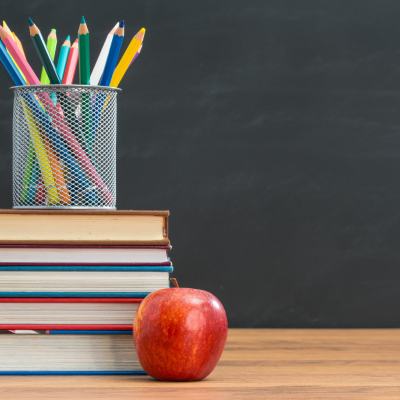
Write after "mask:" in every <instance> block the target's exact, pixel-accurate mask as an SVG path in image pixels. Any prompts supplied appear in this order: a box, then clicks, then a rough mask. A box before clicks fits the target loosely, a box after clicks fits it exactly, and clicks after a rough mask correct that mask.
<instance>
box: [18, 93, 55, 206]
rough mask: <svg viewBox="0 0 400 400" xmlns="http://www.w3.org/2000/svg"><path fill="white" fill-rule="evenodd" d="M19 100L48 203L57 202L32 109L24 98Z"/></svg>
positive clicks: (52, 179) (48, 165) (51, 175)
mask: <svg viewBox="0 0 400 400" xmlns="http://www.w3.org/2000/svg"><path fill="white" fill-rule="evenodd" d="M21 101H22V107H23V109H24V113H25V119H26V122H27V124H28V126H29V130H30V135H31V139H32V143H33V146H34V148H35V153H36V156H37V159H38V161H39V166H40V171H41V173H42V176H43V181H44V184H45V186H46V191H47V194H48V202H49V204H57V203H58V202H59V201H60V198H59V197H58V193H57V189H56V184H55V182H54V177H53V173H52V171H51V167H50V162H49V158H48V156H47V153H46V150H45V146H44V144H43V141H42V138H41V136H40V133H39V130H38V128H37V121H36V120H35V118H34V116H33V113H32V111H31V110H30V109H29V108H28V106H27V104H26V102H25V100H23V99H21Z"/></svg>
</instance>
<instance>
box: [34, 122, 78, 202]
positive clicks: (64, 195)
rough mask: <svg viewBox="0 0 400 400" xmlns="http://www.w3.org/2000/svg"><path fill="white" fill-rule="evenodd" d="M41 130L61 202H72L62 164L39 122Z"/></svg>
mask: <svg viewBox="0 0 400 400" xmlns="http://www.w3.org/2000/svg"><path fill="white" fill-rule="evenodd" d="M38 128H39V132H40V133H41V136H42V140H43V144H44V147H45V149H46V152H47V156H48V158H49V163H50V167H51V171H52V172H53V177H54V181H55V184H56V188H57V192H58V196H59V198H60V203H61V204H63V205H68V204H71V198H70V196H69V193H68V189H67V185H66V183H65V179H64V175H63V173H62V171H61V168H60V164H59V162H58V160H57V157H56V155H55V154H54V151H53V149H52V147H51V144H50V142H49V139H48V138H47V137H46V135H45V133H44V131H43V129H42V127H41V126H40V125H39V124H38Z"/></svg>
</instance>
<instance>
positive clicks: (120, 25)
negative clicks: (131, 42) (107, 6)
mask: <svg viewBox="0 0 400 400" xmlns="http://www.w3.org/2000/svg"><path fill="white" fill-rule="evenodd" d="M124 25H125V22H124V20H122V21H121V22H120V23H119V27H120V28H123V27H124Z"/></svg>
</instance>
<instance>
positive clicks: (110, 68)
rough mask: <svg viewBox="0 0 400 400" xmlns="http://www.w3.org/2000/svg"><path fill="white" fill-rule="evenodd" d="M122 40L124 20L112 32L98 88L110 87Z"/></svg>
mask: <svg viewBox="0 0 400 400" xmlns="http://www.w3.org/2000/svg"><path fill="white" fill-rule="evenodd" d="M123 40H124V20H122V21H121V22H120V24H119V27H118V28H117V29H116V30H115V32H114V36H113V40H112V42H111V47H110V51H109V53H108V56H107V61H106V65H105V67H104V71H103V75H102V77H101V79H100V86H110V82H111V78H112V76H113V73H114V69H115V66H116V65H117V61H118V55H119V52H120V50H121V45H122V41H123ZM132 57H133V56H132Z"/></svg>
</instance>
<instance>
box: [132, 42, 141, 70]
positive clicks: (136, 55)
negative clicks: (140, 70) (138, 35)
mask: <svg viewBox="0 0 400 400" xmlns="http://www.w3.org/2000/svg"><path fill="white" fill-rule="evenodd" d="M142 47H143V44H142V45H140V47H139V49H138V51H137V52H136V54H135V57H133V59H132V61H131V63H130V64H129V66H131V65H132V63H133V62H134V61H135V60H136V59H137V57H138V55H139V53H140V51H141V50H142Z"/></svg>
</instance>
